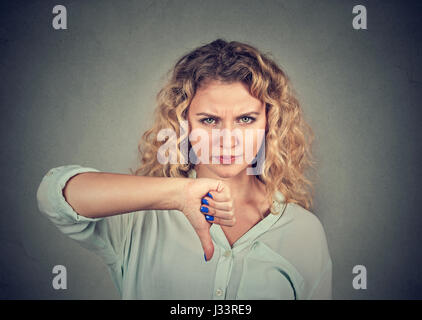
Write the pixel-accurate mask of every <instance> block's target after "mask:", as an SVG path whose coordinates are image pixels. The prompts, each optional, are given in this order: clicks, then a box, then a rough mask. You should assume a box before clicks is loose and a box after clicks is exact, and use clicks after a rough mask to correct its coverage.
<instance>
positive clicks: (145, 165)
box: [130, 38, 315, 214]
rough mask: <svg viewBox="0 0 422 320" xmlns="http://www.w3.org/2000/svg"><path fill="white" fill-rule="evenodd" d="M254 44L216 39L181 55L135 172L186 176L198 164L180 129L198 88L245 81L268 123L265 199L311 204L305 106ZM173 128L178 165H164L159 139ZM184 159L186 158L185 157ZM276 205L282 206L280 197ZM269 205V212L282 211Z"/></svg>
mask: <svg viewBox="0 0 422 320" xmlns="http://www.w3.org/2000/svg"><path fill="white" fill-rule="evenodd" d="M270 56H271V54H268V53H267V54H263V53H261V52H259V51H258V50H257V49H256V48H255V47H253V46H251V45H249V44H246V43H241V42H237V41H231V42H227V41H225V40H224V39H221V38H220V39H217V40H215V41H212V42H211V43H208V44H205V45H202V46H200V47H198V48H196V49H194V50H193V51H191V52H189V53H187V54H185V55H184V56H182V57H181V58H180V59H179V60H178V61H177V62H176V64H175V66H174V68H172V69H171V70H170V71H169V72H168V74H167V76H169V74H170V79H169V80H168V81H167V83H166V84H165V86H164V87H163V88H162V89H161V90H160V91H159V92H158V94H157V96H156V100H157V108H156V109H155V111H154V117H155V120H154V123H153V126H152V128H151V129H149V130H147V131H146V132H145V133H144V134H143V135H142V138H141V140H140V142H139V145H138V151H139V154H138V156H139V160H140V166H139V167H138V169H136V171H135V172H133V171H132V170H131V169H130V171H131V174H133V175H141V176H142V175H145V176H157V177H188V176H189V171H190V170H191V169H193V168H194V166H195V165H194V164H192V163H191V162H189V161H186V159H185V157H184V155H183V154H182V152H181V151H180V147H181V144H182V143H188V150H189V151H190V148H191V147H192V146H191V144H190V142H186V141H187V140H188V139H187V135H188V132H184V131H182V130H181V128H180V123H182V121H186V120H187V117H186V116H187V110H188V107H189V105H190V103H191V101H192V99H193V97H194V95H195V92H196V90H197V89H198V88H199V87H200V86H201V85H204V84H206V82H207V81H210V80H215V81H220V82H223V83H233V82H238V81H239V82H243V83H245V84H247V85H248V87H249V90H250V94H251V95H252V96H254V97H255V98H257V99H259V100H261V101H263V102H265V109H266V117H267V124H266V129H265V140H264V141H265V164H264V167H263V169H262V170H261V174H259V175H257V178H258V179H260V180H261V181H262V182H263V183H264V184H265V186H266V192H267V195H266V196H267V199H269V200H270V203H273V206H274V202H273V195H274V193H275V192H276V191H280V192H281V193H282V195H283V196H284V203H285V204H287V203H289V202H291V203H296V204H298V205H300V206H302V207H303V208H305V209H308V210H310V209H311V207H312V198H313V195H314V187H313V182H311V180H310V179H309V178H307V177H306V176H305V170H306V169H308V168H314V163H315V162H314V161H313V156H312V153H311V144H312V142H313V140H314V134H313V131H312V129H311V128H310V126H309V125H308V124H307V123H306V122H305V120H304V119H303V113H302V109H301V107H300V105H299V101H298V99H297V98H296V97H295V93H294V90H293V89H292V87H291V84H290V81H289V78H288V76H287V75H286V73H285V72H284V71H283V70H282V69H281V68H280V67H279V66H278V65H277V64H276V63H275V62H274V60H273V59H272V58H270ZM166 128H171V129H173V130H174V132H176V133H177V136H178V138H177V147H178V150H177V154H178V163H176V164H171V163H167V164H161V163H160V162H159V161H158V160H157V152H158V149H159V148H160V146H161V145H163V144H164V143H165V141H158V139H157V134H158V132H159V131H160V130H161V129H166ZM181 160H184V161H181ZM275 201H276V202H278V204H277V205H281V203H280V202H279V200H275ZM273 206H272V207H271V213H273V214H277V213H278V212H279V210H274V207H273Z"/></svg>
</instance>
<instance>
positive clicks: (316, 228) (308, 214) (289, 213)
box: [273, 202, 326, 244]
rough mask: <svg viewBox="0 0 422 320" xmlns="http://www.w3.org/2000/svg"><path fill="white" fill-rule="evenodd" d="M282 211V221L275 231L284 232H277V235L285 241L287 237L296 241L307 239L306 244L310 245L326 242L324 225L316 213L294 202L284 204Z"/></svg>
mask: <svg viewBox="0 0 422 320" xmlns="http://www.w3.org/2000/svg"><path fill="white" fill-rule="evenodd" d="M280 211H281V212H280V213H279V214H280V215H281V216H280V219H278V220H277V222H276V223H275V224H274V227H273V229H275V230H274V231H276V230H277V229H282V230H283V231H282V232H278V231H276V232H275V234H277V235H278V236H280V237H282V238H283V239H286V237H288V238H293V239H296V241H298V240H297V239H298V238H301V239H306V241H305V243H308V244H312V243H314V244H315V243H316V242H317V243H318V242H319V243H321V242H322V243H324V242H326V233H325V229H324V226H323V223H322V221H321V219H320V218H319V217H318V216H317V215H316V214H315V213H313V212H312V211H310V210H307V209H305V208H303V207H302V206H300V205H298V204H296V203H292V202H289V203H287V204H284V205H283V206H282V209H281V210H280ZM300 241H301V242H302V243H303V242H304V241H302V240H300Z"/></svg>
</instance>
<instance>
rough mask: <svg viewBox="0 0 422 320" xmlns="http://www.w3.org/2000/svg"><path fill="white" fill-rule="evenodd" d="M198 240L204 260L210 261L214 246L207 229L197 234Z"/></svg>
mask: <svg viewBox="0 0 422 320" xmlns="http://www.w3.org/2000/svg"><path fill="white" fill-rule="evenodd" d="M197 234H198V236H199V240H200V241H201V245H202V248H203V250H204V254H205V259H206V260H207V261H210V260H211V258H212V256H213V255H214V244H213V243H212V238H211V234H210V230H209V228H207V229H203V230H200V231H198V232H197Z"/></svg>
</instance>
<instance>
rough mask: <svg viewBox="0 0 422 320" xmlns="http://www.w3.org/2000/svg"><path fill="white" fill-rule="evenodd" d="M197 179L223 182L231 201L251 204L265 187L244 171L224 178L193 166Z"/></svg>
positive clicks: (204, 168) (203, 167) (203, 168)
mask: <svg viewBox="0 0 422 320" xmlns="http://www.w3.org/2000/svg"><path fill="white" fill-rule="evenodd" d="M195 171H196V177H197V178H212V179H219V180H222V181H224V183H226V184H227V185H228V186H229V187H230V193H231V195H232V197H233V199H236V200H241V201H245V202H253V200H254V199H252V198H255V196H257V195H258V194H260V193H262V192H263V190H264V188H265V186H264V184H263V183H262V182H261V181H259V179H258V178H257V177H256V176H255V175H248V174H246V169H245V170H243V171H241V172H240V173H239V174H238V175H236V176H233V177H230V178H224V177H220V176H218V175H216V174H215V173H214V172H212V171H210V170H209V169H207V168H206V167H205V166H201V165H199V166H195Z"/></svg>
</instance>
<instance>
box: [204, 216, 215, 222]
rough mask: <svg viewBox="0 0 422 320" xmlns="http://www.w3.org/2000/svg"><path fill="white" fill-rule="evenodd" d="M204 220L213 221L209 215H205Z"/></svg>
mask: <svg viewBox="0 0 422 320" xmlns="http://www.w3.org/2000/svg"><path fill="white" fill-rule="evenodd" d="M205 219H207V220H208V221H214V217H213V216H209V215H207V214H206V215H205Z"/></svg>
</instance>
